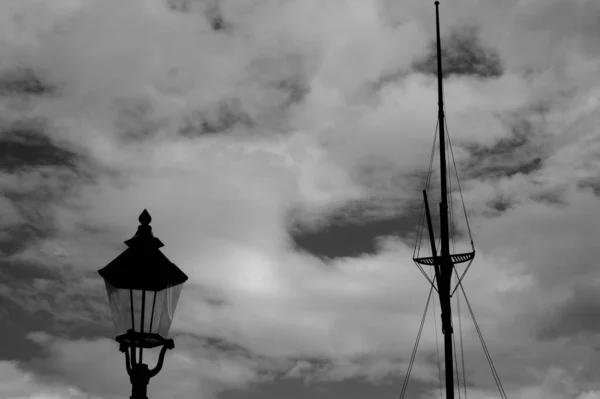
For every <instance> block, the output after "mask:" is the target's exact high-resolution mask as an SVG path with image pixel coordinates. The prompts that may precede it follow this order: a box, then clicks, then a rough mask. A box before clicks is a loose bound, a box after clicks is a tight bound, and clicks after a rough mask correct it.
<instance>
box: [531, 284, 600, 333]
mask: <svg viewBox="0 0 600 399" xmlns="http://www.w3.org/2000/svg"><path fill="white" fill-rule="evenodd" d="M599 314H600V293H599V292H598V287H597V285H596V284H593V283H581V284H577V285H575V286H574V287H573V288H572V291H571V295H570V297H569V299H567V300H566V301H564V302H562V303H561V304H560V305H559V306H558V307H556V308H554V309H552V311H551V312H549V313H547V314H546V315H545V316H544V317H543V318H542V320H541V321H540V323H539V329H538V335H539V338H541V339H544V340H555V339H560V338H578V337H582V336H584V337H590V336H600V318H599V317H598V315H599Z"/></svg>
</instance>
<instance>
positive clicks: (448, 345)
mask: <svg viewBox="0 0 600 399" xmlns="http://www.w3.org/2000/svg"><path fill="white" fill-rule="evenodd" d="M439 5H440V2H439V1H436V2H435V28H436V40H437V78H438V123H439V129H440V180H441V202H440V236H441V237H440V238H441V250H442V253H441V256H440V258H439V260H438V261H437V262H435V263H436V265H435V268H436V277H437V281H438V284H437V285H438V294H439V298H440V307H441V311H442V312H441V313H442V314H441V318H442V334H444V363H445V372H446V399H454V365H453V359H452V358H453V351H452V333H453V331H452V304H451V302H450V282H451V278H452V271H453V269H454V264H453V262H452V258H451V257H450V236H449V233H448V187H447V181H446V179H447V172H446V131H445V123H444V92H443V82H442V80H443V74H442V45H441V40H440V13H439ZM427 207H428V206H427ZM427 213H429V210H428V212H427ZM429 219H431V216H430V217H429ZM429 231H430V232H433V230H432V229H431V226H430V229H429ZM430 238H431V237H430ZM432 244H433V246H434V247H435V242H434V241H432ZM437 269H439V270H437Z"/></svg>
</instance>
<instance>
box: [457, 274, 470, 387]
mask: <svg viewBox="0 0 600 399" xmlns="http://www.w3.org/2000/svg"><path fill="white" fill-rule="evenodd" d="M454 272H455V274H456V278H457V279H458V272H457V271H456V269H455V270H454ZM456 308H457V310H458V331H459V335H460V357H461V360H462V373H463V389H464V391H465V399H467V372H466V368H465V349H464V345H463V330H462V316H461V314H460V295H457V296H456Z"/></svg>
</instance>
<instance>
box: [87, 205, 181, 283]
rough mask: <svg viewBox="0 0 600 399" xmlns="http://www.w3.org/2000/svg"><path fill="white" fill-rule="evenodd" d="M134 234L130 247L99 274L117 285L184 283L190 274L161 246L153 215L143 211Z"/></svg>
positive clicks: (129, 241)
mask: <svg viewBox="0 0 600 399" xmlns="http://www.w3.org/2000/svg"><path fill="white" fill-rule="evenodd" d="M139 221H140V223H141V224H140V226H139V227H138V231H137V233H136V234H135V236H134V237H133V238H131V239H129V240H127V241H125V244H127V246H128V247H129V248H127V249H126V250H125V251H124V252H123V253H121V254H120V255H119V256H117V257H116V258H115V259H114V260H113V261H112V262H110V263H109V264H108V265H106V266H105V267H104V268H102V269H100V270H99V271H98V273H99V274H100V276H102V278H104V279H105V280H106V281H108V282H109V283H110V284H111V285H113V286H114V287H116V288H124V289H137V290H147V291H160V290H163V289H165V288H168V287H172V286H174V285H179V284H183V283H184V282H185V281H186V280H187V279H188V277H187V275H186V274H185V273H184V272H183V271H181V269H179V268H178V267H177V266H176V265H175V264H174V263H173V262H171V261H170V260H169V259H168V258H167V257H166V256H165V255H164V254H163V253H162V252H161V251H160V249H159V248H161V247H163V246H164V244H163V243H162V242H161V241H160V240H159V239H158V238H156V237H154V235H153V234H152V228H151V227H150V225H149V224H150V222H151V221H152V218H151V217H150V214H149V213H148V211H146V210H144V212H142V214H141V215H140V217H139Z"/></svg>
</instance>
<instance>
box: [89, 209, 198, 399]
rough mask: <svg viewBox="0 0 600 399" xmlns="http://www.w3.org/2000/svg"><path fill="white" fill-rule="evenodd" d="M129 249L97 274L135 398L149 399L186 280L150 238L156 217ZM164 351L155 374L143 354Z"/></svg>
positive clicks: (146, 218) (145, 216)
mask: <svg viewBox="0 0 600 399" xmlns="http://www.w3.org/2000/svg"><path fill="white" fill-rule="evenodd" d="M139 221H140V226H139V227H138V230H137V233H136V234H135V236H134V237H133V238H131V239H129V240H127V241H125V244H127V247H128V248H127V249H126V250H125V251H124V252H123V253H121V255H119V256H117V257H116V258H115V259H114V260H113V261H112V262H110V263H109V264H108V265H106V266H105V267H104V268H102V269H101V270H98V273H99V274H100V276H102V278H103V279H104V282H105V284H106V291H107V294H108V301H109V303H110V309H111V313H112V317H113V322H114V324H115V330H116V334H117V337H116V338H115V340H116V341H117V342H118V343H119V344H120V346H119V350H120V351H121V352H124V353H125V365H126V367H127V374H129V379H130V381H131V399H147V396H146V390H147V386H148V382H150V379H151V378H152V377H154V376H155V375H156V374H158V372H159V371H160V369H161V368H162V366H163V361H164V358H165V352H166V351H167V349H173V348H174V347H175V344H174V342H173V340H172V339H167V335H168V333H169V328H170V327H171V322H172V321H173V316H174V313H175V307H176V306H177V301H178V300H179V294H180V293H181V289H182V287H183V283H184V282H185V281H186V280H187V278H188V277H187V276H186V275H185V273H183V272H182V271H181V270H180V269H179V268H178V267H177V266H175V264H173V263H171V261H169V259H167V257H166V256H165V255H164V254H163V253H162V252H161V251H160V249H159V248H161V247H163V246H164V244H163V243H162V242H160V240H159V239H158V238H156V237H154V235H153V234H152V227H150V222H151V221H152V218H151V217H150V214H149V213H148V211H146V210H144V211H143V212H142V214H141V215H140V217H139ZM159 346H162V348H161V350H160V355H159V359H158V363H157V364H156V366H155V367H154V368H153V369H149V368H148V366H147V365H146V364H144V363H143V362H142V361H143V356H144V352H143V351H144V349H150V348H157V347H159Z"/></svg>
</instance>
